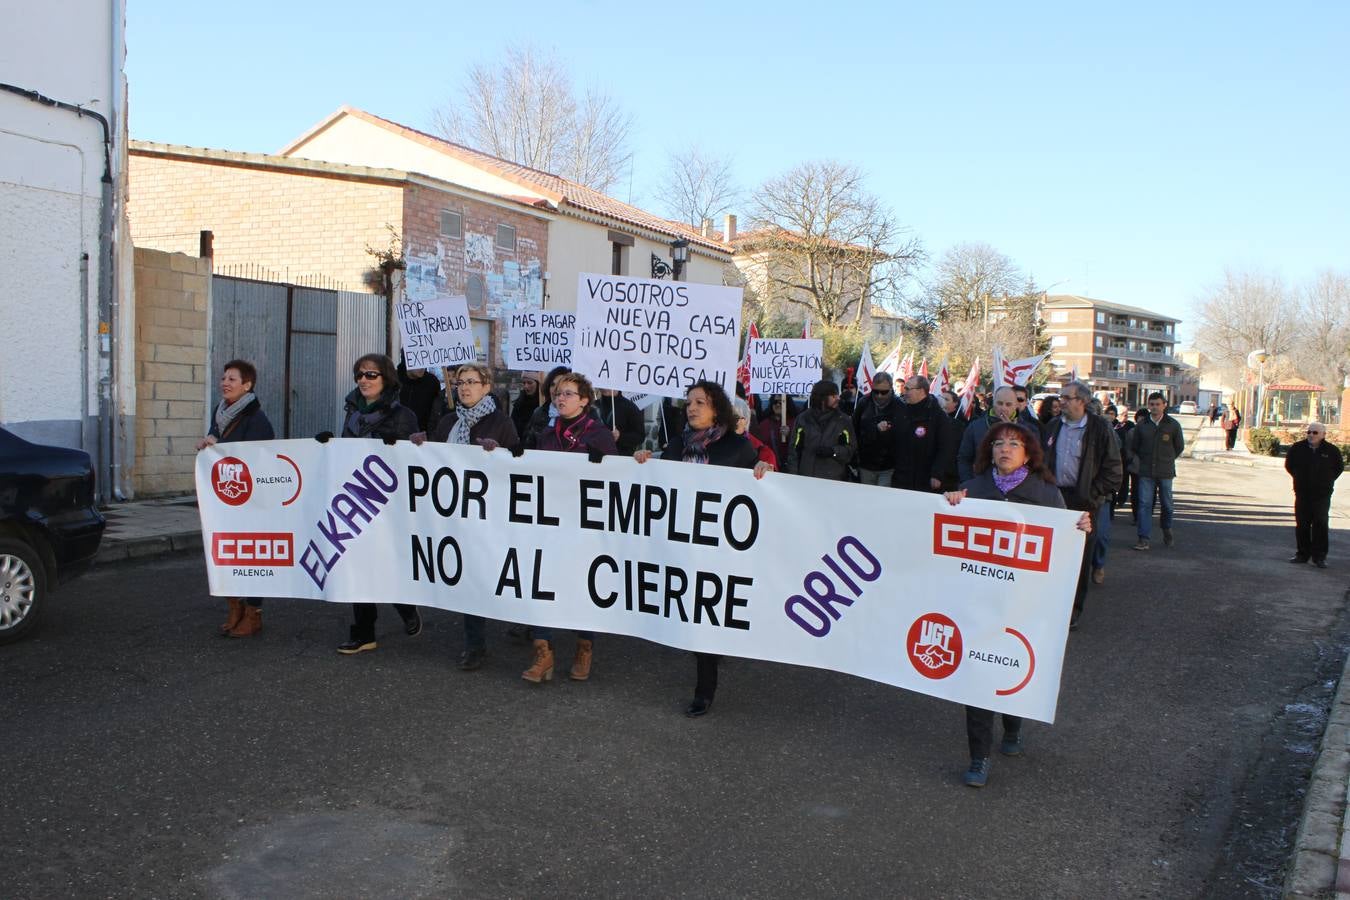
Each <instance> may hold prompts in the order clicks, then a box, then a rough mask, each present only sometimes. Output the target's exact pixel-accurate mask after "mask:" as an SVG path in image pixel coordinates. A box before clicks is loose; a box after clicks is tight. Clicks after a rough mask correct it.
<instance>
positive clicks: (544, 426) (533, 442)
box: [516, 403, 614, 450]
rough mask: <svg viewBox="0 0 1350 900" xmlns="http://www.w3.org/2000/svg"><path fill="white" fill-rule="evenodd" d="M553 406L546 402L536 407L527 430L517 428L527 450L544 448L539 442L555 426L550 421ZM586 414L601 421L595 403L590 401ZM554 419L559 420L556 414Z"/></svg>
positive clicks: (522, 443) (526, 427)
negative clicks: (597, 416) (550, 410)
mask: <svg viewBox="0 0 1350 900" xmlns="http://www.w3.org/2000/svg"><path fill="white" fill-rule="evenodd" d="M551 407H552V404H551V403H545V404H544V405H543V406H540V407H536V408H535V411H534V412H532V413H530V421H529V423H528V424H526V426H525V430H524V431H520V430H519V429H517V430H516V434H518V435H519V436H520V443H521V446H523V447H524V448H525V449H526V450H540V449H543V448H542V447H541V445H540V443H539V441H540V438H542V437H543V435H544V432H545V431H549V430H551V429H552V427H553V426H552V425H551V424H550V423H549V421H548V416H549V409H550V408H551ZM586 415H587V416H589V417H590V418H592V419H595V421H596V422H597V423H598V422H599V421H600V420H599V419H598V418H596V413H595V404H594V403H588V404H587V405H586ZM554 421H555V422H556V421H557V417H556V416H555V417H554ZM613 437H614V436H613V435H610V439H611V440H613ZM549 449H554V450H556V449H557V448H556V447H552V448H549Z"/></svg>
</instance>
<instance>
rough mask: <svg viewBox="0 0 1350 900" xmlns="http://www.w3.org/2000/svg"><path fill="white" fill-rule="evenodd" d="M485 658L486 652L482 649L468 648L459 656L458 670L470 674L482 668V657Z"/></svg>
mask: <svg viewBox="0 0 1350 900" xmlns="http://www.w3.org/2000/svg"><path fill="white" fill-rule="evenodd" d="M484 656H487V651H486V650H484V649H483V648H482V647H470V648H469V649H467V650H465V651H464V652H463V653H461V654H460V655H459V668H460V671H461V672H472V671H474V670H475V669H481V668H482V667H483V657H484Z"/></svg>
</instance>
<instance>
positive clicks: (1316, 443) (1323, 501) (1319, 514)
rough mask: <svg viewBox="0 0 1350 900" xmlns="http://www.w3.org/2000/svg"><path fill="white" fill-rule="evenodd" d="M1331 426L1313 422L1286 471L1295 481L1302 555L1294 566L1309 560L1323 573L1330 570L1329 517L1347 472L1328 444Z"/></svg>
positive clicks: (1295, 557)
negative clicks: (1333, 498)
mask: <svg viewBox="0 0 1350 900" xmlns="http://www.w3.org/2000/svg"><path fill="white" fill-rule="evenodd" d="M1326 436H1327V426H1325V425H1323V424H1322V423H1321V422H1313V423H1312V424H1311V425H1309V426H1308V436H1307V437H1306V438H1304V439H1303V440H1301V441H1299V442H1297V443H1296V444H1294V446H1292V447H1290V448H1289V455H1288V456H1286V457H1285V459H1284V470H1285V471H1286V472H1288V473H1289V474H1290V475H1292V476H1293V478H1294V538H1295V540H1296V541H1297V542H1298V552H1297V553H1295V554H1294V555H1293V556H1291V557H1290V558H1289V561H1290V562H1291V563H1305V562H1307V561H1308V560H1309V559H1311V560H1312V561H1313V565H1315V566H1317V568H1319V569H1325V568H1326V567H1327V545H1328V540H1327V516H1328V514H1329V513H1330V512H1331V492H1332V490H1334V489H1335V486H1336V479H1337V478H1340V477H1341V472H1343V471H1344V470H1345V460H1344V459H1343V458H1342V457H1341V451H1340V450H1338V449H1337V448H1336V445H1335V444H1332V443H1329V442H1328V441H1327V440H1326Z"/></svg>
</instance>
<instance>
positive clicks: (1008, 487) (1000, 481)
mask: <svg viewBox="0 0 1350 900" xmlns="http://www.w3.org/2000/svg"><path fill="white" fill-rule="evenodd" d="M1028 474H1030V473H1029V472H1028V471H1027V467H1026V466H1020V467H1018V468H1017V469H1014V470H1013V471H1012V472H1010V473H1009V474H1007V475H1000V474H999V473H998V469H995V470H994V487H996V488H998V490H999V493H1000V494H1003V495H1005V496H1006V495H1007V494H1008V493H1009V492H1010V491H1012V489H1013V488H1015V487H1017V486H1018V485H1019V484H1021V483H1022V482H1024V481H1026V480H1027V475H1028Z"/></svg>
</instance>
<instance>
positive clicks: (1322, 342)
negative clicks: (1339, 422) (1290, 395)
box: [1290, 269, 1350, 397]
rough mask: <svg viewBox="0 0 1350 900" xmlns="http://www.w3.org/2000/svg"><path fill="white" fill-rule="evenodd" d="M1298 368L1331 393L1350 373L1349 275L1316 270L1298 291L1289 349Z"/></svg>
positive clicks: (1337, 389) (1328, 270) (1334, 391)
mask: <svg viewBox="0 0 1350 900" xmlns="http://www.w3.org/2000/svg"><path fill="white" fill-rule="evenodd" d="M1290 356H1291V357H1293V361H1294V364H1295V365H1296V366H1297V368H1298V371H1299V372H1300V373H1301V374H1302V375H1303V376H1304V377H1305V378H1310V379H1312V380H1313V381H1316V382H1319V383H1320V384H1322V385H1323V386H1324V387H1326V388H1327V390H1328V391H1329V392H1330V394H1329V396H1332V397H1334V396H1335V395H1336V393H1337V392H1338V391H1339V390H1340V387H1341V385H1342V384H1343V383H1344V381H1345V377H1346V375H1350V276H1347V275H1346V274H1345V273H1342V272H1334V271H1332V270H1330V269H1327V270H1324V271H1322V272H1319V273H1318V274H1317V275H1316V277H1314V278H1313V279H1312V281H1310V282H1309V283H1308V284H1306V285H1304V286H1303V288H1302V289H1301V290H1300V291H1299V301H1298V317H1297V326H1296V336H1295V339H1294V342H1293V349H1292V350H1291V351H1290Z"/></svg>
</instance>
